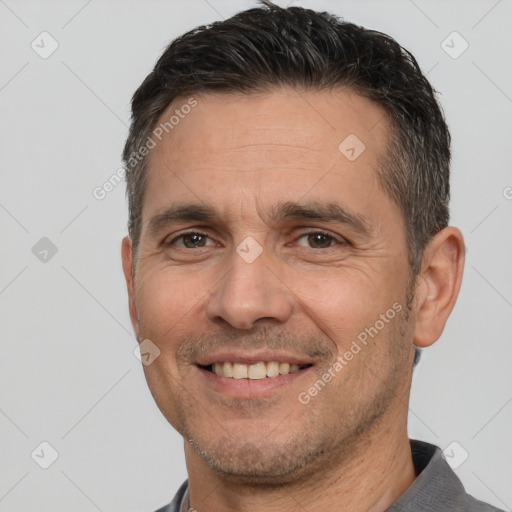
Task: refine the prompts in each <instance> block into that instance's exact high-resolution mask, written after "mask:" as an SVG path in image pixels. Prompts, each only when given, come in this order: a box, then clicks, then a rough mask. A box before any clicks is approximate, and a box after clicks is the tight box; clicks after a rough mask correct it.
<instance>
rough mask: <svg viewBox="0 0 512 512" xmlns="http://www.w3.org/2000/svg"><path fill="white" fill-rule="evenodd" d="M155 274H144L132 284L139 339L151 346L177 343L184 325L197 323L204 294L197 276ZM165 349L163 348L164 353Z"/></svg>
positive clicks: (156, 271)
mask: <svg viewBox="0 0 512 512" xmlns="http://www.w3.org/2000/svg"><path fill="white" fill-rule="evenodd" d="M170 270H171V269H169V270H167V271H166V270H157V269H155V271H151V272H147V273H146V274H145V275H144V278H143V279H141V281H140V282H138V283H137V284H136V308H137V314H138V316H139V319H140V326H141V336H146V337H149V338H150V339H152V337H153V338H154V341H155V343H157V344H158V342H160V343H161V342H162V341H164V340H165V341H166V347H167V346H168V345H169V341H171V340H172V339H179V334H180V333H182V332H183V329H184V327H183V326H184V325H185V324H187V323H190V321H191V320H190V319H191V318H195V319H197V315H198V311H197V309H198V308H200V307H201V303H202V302H203V301H204V299H205V297H206V296H207V294H208V290H207V288H206V287H205V284H204V283H205V279H204V276H203V275H202V274H201V273H198V272H194V271H190V272H187V273H186V274H182V273H177V272H171V271H170ZM166 347H163V348H164V349H166Z"/></svg>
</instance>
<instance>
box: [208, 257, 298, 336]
mask: <svg viewBox="0 0 512 512" xmlns="http://www.w3.org/2000/svg"><path fill="white" fill-rule="evenodd" d="M270 263H271V262H270V258H267V257H266V254H265V251H263V253H262V254H261V255H260V256H259V257H258V258H257V259H256V260H254V261H252V262H251V261H250V260H247V259H244V257H243V255H242V256H241V255H240V254H239V253H237V252H235V251H233V254H232V255H231V256H230V259H229V262H228V264H227V269H226V273H225V275H224V276H223V277H222V279H221V280H220V282H219V283H218V285H217V286H216V287H215V289H214V290H213V291H212V293H211V294H210V296H209V297H208V303H207V305H206V314H207V316H208V318H209V320H210V321H212V322H215V323H228V324H229V325H231V326H232V327H234V328H236V329H243V330H250V329H251V328H252V327H253V326H254V325H255V324H256V322H258V321H259V320H267V321H268V320H273V321H275V322H276V323H284V322H286V321H287V320H288V319H289V318H290V316H291V314H292V311H293V294H292V292H291V290H290V289H289V288H288V287H287V285H286V284H285V283H284V282H283V281H282V280H281V279H280V278H279V277H278V275H277V273H276V271H275V270H273V269H271V266H270Z"/></svg>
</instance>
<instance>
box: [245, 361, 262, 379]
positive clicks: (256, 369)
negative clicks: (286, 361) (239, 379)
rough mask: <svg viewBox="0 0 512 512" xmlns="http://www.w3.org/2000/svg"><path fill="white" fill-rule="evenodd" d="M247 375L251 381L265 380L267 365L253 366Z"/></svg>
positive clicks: (257, 364)
mask: <svg viewBox="0 0 512 512" xmlns="http://www.w3.org/2000/svg"><path fill="white" fill-rule="evenodd" d="M247 373H248V376H249V379H254V380H257V379H264V378H265V377H266V376H267V367H266V366H265V363H256V364H251V366H249V371H248V372H247Z"/></svg>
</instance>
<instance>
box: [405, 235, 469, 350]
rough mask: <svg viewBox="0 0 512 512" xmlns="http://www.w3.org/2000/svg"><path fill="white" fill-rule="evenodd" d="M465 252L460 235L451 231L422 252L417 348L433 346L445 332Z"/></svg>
mask: <svg viewBox="0 0 512 512" xmlns="http://www.w3.org/2000/svg"><path fill="white" fill-rule="evenodd" d="M464 251H465V246H464V238H463V236H462V233H461V232H460V230H458V229H457V228H454V227H447V228H445V229H443V230H441V231H440V232H439V233H437V234H436V235H435V236H434V237H433V239H432V240H431V242H430V243H429V245H428V246H427V248H426V249H425V255H424V257H423V265H422V271H421V276H419V278H418V279H419V285H418V289H417V297H416V299H417V300H416V304H415V306H416V325H415V330H414V344H415V345H416V346H418V347H428V346H430V345H432V344H433V343H435V342H436V341H437V340H438V339H439V337H440V336H441V334H442V332H443V330H444V327H445V325H446V322H447V320H448V316H449V315H450V313H451V312H452V310H453V307H454V306H455V302H456V300H457V296H458V294H459V290H460V285H461V282H462V274H463V271H464Z"/></svg>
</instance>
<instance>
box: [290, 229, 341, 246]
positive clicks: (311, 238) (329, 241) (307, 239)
mask: <svg viewBox="0 0 512 512" xmlns="http://www.w3.org/2000/svg"><path fill="white" fill-rule="evenodd" d="M297 240H298V244H299V245H301V246H303V247H305V246H307V247H310V248H312V249H327V248H328V247H331V246H333V245H336V244H337V243H340V242H339V241H338V240H337V239H336V238H334V236H332V235H330V234H328V233H324V232H323V231H314V232H311V233H304V234H303V235H301V236H300V237H299V238H298V239H297ZM300 241H304V242H303V243H301V242H300Z"/></svg>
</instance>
